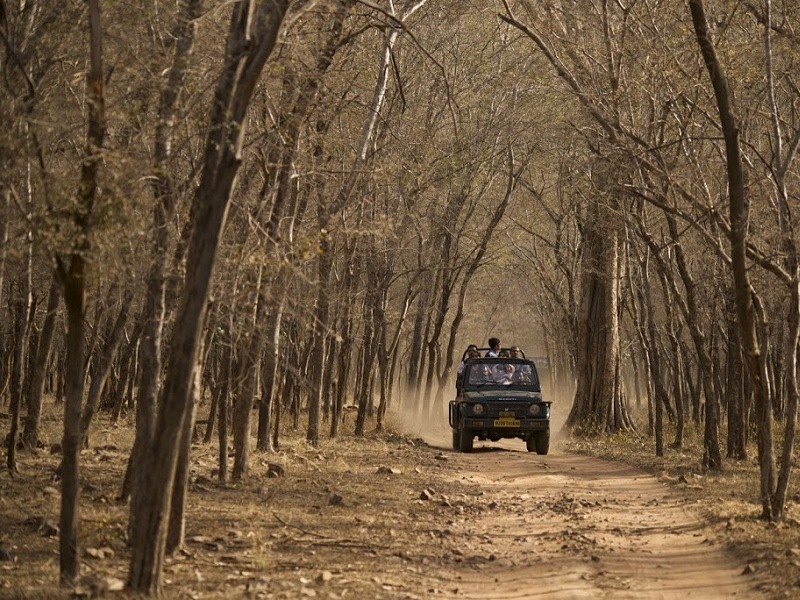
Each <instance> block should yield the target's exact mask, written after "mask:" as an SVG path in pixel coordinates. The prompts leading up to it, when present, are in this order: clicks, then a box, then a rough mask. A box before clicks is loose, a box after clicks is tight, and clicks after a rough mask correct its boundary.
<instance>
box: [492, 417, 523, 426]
mask: <svg viewBox="0 0 800 600" xmlns="http://www.w3.org/2000/svg"><path fill="white" fill-rule="evenodd" d="M494 426H495V427H519V419H508V418H502V419H495V420H494Z"/></svg>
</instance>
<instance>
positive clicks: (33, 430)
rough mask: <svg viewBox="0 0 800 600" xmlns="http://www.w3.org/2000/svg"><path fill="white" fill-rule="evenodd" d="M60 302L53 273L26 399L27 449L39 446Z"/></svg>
mask: <svg viewBox="0 0 800 600" xmlns="http://www.w3.org/2000/svg"><path fill="white" fill-rule="evenodd" d="M60 300H61V284H60V283H59V280H58V274H57V273H53V281H52V283H51V284H50V292H49V293H48V295H47V314H46V315H45V317H44V325H43V326H42V335H41V337H40V338H39V347H38V349H37V351H36V360H35V362H34V364H33V374H32V378H31V386H30V396H29V397H28V416H27V418H26V419H25V430H24V431H23V433H22V442H23V444H25V446H26V447H27V448H30V449H34V448H36V446H37V445H38V444H39V419H40V418H41V414H42V396H43V394H44V384H45V379H46V375H47V363H48V362H49V361H50V355H51V351H52V348H53V338H54V335H55V331H56V316H57V313H58V304H59V301H60Z"/></svg>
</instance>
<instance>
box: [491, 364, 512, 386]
mask: <svg viewBox="0 0 800 600" xmlns="http://www.w3.org/2000/svg"><path fill="white" fill-rule="evenodd" d="M494 382H495V383H499V384H500V385H511V384H512V383H513V382H514V365H502V366H500V367H499V368H498V370H497V373H496V375H495V379H494Z"/></svg>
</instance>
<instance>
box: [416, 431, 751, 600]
mask: <svg viewBox="0 0 800 600" xmlns="http://www.w3.org/2000/svg"><path fill="white" fill-rule="evenodd" d="M428 441H429V443H430V444H432V445H434V446H441V447H445V446H446V440H445V439H444V437H443V436H436V435H429V436H428ZM476 444H477V445H476V450H475V452H473V453H471V454H455V453H454V454H453V461H454V463H455V465H457V467H458V469H459V472H460V479H461V481H462V482H464V483H466V484H467V485H468V486H469V487H470V488H471V489H472V490H474V492H475V493H476V494H480V495H481V496H482V497H483V498H484V501H485V502H486V505H487V507H490V508H491V517H490V518H488V519H479V520H472V519H469V520H466V519H465V520H463V521H461V522H458V523H456V524H454V527H455V528H456V530H457V531H458V533H459V534H460V535H463V540H464V541H463V544H462V548H463V553H464V557H463V559H464V560H463V568H460V569H457V570H456V571H454V572H452V573H443V574H442V576H443V577H446V578H448V579H450V581H451V584H452V585H450V586H447V587H448V588H450V589H454V588H457V592H455V593H452V594H450V596H451V597H458V598H476V599H477V598H487V599H488V598H538V597H550V598H604V597H613V598H683V597H690V598H731V597H736V596H739V597H746V598H756V597H762V596H760V594H759V592H758V590H757V586H758V583H759V581H758V580H757V579H756V578H755V577H754V576H752V575H749V574H744V572H743V571H744V570H745V565H742V564H737V562H736V561H734V560H733V559H732V558H731V557H729V556H727V555H726V554H725V553H723V552H722V550H721V549H720V548H719V547H718V546H717V544H716V543H715V542H714V540H713V539H712V538H711V537H710V535H709V531H707V529H706V525H705V524H704V523H703V522H702V521H701V520H700V519H699V517H698V516H697V513H696V512H694V511H693V510H692V507H691V505H690V504H689V502H690V501H688V500H686V499H685V498H682V497H680V496H678V495H676V494H675V493H674V492H673V491H670V489H668V488H667V487H666V486H665V485H664V484H662V483H660V482H659V481H657V480H656V479H654V478H653V477H651V476H648V475H646V474H644V473H642V472H640V471H637V470H635V469H632V468H630V467H626V466H622V465H619V464H615V463H611V462H606V461H602V460H597V459H594V458H589V457H582V456H571V455H565V454H563V453H560V452H559V451H558V450H556V451H554V452H552V453H551V454H549V455H547V456H537V455H535V454H529V453H527V452H526V451H525V447H524V445H523V444H522V442H515V441H508V442H503V443H500V444H488V443H487V444H485V445H481V444H479V443H477V442H476ZM487 554H488V560H487ZM476 564H478V565H479V566H480V568H479V569H475V568H474V567H475V565H476Z"/></svg>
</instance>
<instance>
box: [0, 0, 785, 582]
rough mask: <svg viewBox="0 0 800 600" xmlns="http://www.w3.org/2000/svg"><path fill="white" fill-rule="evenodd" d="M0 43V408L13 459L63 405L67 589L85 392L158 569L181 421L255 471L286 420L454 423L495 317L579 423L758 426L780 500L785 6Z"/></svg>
mask: <svg viewBox="0 0 800 600" xmlns="http://www.w3.org/2000/svg"><path fill="white" fill-rule="evenodd" d="M0 35H1V36H2V42H3V44H2V51H0V55H1V56H2V85H1V86H0V98H2V100H1V101H0V114H1V117H0V118H2V122H3V127H2V130H1V131H0V163H1V164H0V215H2V219H0V244H2V245H1V246H0V326H1V327H2V328H1V329H0V334H2V335H1V336H0V348H1V349H2V351H1V352H0V357H2V362H1V363H0V392H1V393H2V396H0V410H2V414H3V418H2V420H0V426H1V427H2V434H3V438H4V440H5V442H4V444H3V447H4V455H5V456H4V458H5V465H6V468H7V469H9V470H10V472H11V473H13V474H17V471H18V469H17V464H16V463H17V459H18V455H19V453H24V452H31V451H35V450H36V449H37V447H38V446H39V445H40V440H39V421H40V418H41V417H40V415H41V409H42V405H43V402H56V403H58V404H59V405H60V406H62V407H63V414H64V436H63V441H62V448H61V451H62V452H63V459H62V463H61V467H60V476H61V492H62V500H61V502H62V504H61V519H60V531H61V542H60V543H61V547H60V550H61V552H60V556H61V564H60V572H61V579H62V582H63V583H66V584H69V583H70V582H71V581H73V580H74V579H75V577H76V574H77V572H78V567H79V561H80V558H79V557H80V553H79V547H80V535H79V531H80V529H79V525H80V514H79V511H78V494H79V486H78V481H79V477H80V461H79V456H80V449H81V448H82V447H83V446H84V445H86V444H90V443H91V436H92V423H93V419H94V418H95V416H96V415H97V414H98V413H99V412H100V411H103V412H108V414H110V415H111V419H112V420H113V421H115V422H116V421H119V422H120V423H121V424H124V425H125V426H131V427H135V429H136V442H135V444H134V447H133V450H132V453H131V457H130V463H129V469H128V474H127V476H126V478H125V481H124V482H120V492H121V496H122V497H123V498H126V499H129V502H130V507H131V509H130V532H131V533H130V540H131V556H132V558H131V567H130V575H129V581H128V585H129V586H130V587H131V588H132V589H134V590H139V591H143V592H148V593H158V591H159V590H160V587H161V569H162V563H163V559H164V556H165V553H169V552H172V551H173V550H175V549H176V548H178V547H180V544H181V542H182V539H181V536H182V532H183V529H182V527H183V503H184V502H185V499H186V495H185V491H186V478H187V469H186V465H187V462H188V457H189V455H190V452H191V432H192V431H193V430H194V428H195V422H199V424H200V425H201V426H202V428H203V432H204V434H205V439H204V442H205V443H213V444H217V445H218V447H219V461H220V462H219V465H220V469H219V477H220V479H221V480H223V481H225V480H227V479H232V480H234V481H235V480H238V479H242V478H246V477H247V475H248V462H249V460H250V458H251V453H252V452H254V451H258V452H271V451H273V450H274V449H275V448H276V447H277V446H279V445H280V443H281V440H280V436H279V434H278V432H279V431H280V428H281V424H283V425H285V424H286V423H289V422H290V423H292V424H293V426H294V427H295V428H303V429H304V430H305V431H306V435H307V439H308V441H309V442H310V443H311V444H317V443H319V441H320V440H321V439H322V438H323V437H331V438H335V437H337V436H338V435H342V434H343V433H345V432H344V431H342V429H341V427H340V425H341V423H342V414H343V411H344V410H346V409H347V408H348V407H353V408H354V410H355V414H356V418H355V430H354V431H348V432H346V433H348V434H352V433H354V434H355V435H363V434H364V432H365V428H367V427H375V426H377V428H378V429H380V428H381V427H382V425H383V423H384V418H385V415H386V412H387V410H388V409H390V408H391V409H396V410H401V411H403V412H405V413H407V414H414V415H417V416H418V417H421V418H423V419H440V418H444V416H443V415H444V412H443V410H442V408H443V406H444V403H446V401H447V400H448V398H449V395H450V394H451V393H452V389H453V373H454V370H455V365H457V363H458V361H459V360H460V358H461V352H462V350H463V348H464V347H465V346H466V344H467V343H469V342H478V343H485V340H486V338H487V337H488V336H489V335H490V334H496V335H498V336H499V337H500V338H501V339H502V340H503V342H506V341H507V342H508V343H516V344H519V345H521V346H522V347H523V349H525V351H526V353H527V354H528V355H529V356H537V357H547V359H548V360H547V369H546V375H547V377H548V381H549V389H548V390H547V391H548V393H550V394H551V395H553V396H554V399H555V400H556V402H557V403H558V406H559V410H561V411H563V412H568V411H570V408H569V407H570V406H571V412H569V419H568V426H569V428H570V429H571V430H572V431H573V432H575V433H576V434H581V435H607V434H609V433H614V432H616V431H619V430H622V429H634V428H636V429H638V430H640V433H641V434H642V435H646V436H652V440H653V445H652V447H653V451H654V452H655V453H657V454H661V453H665V452H669V451H671V450H670V449H671V448H680V447H681V445H682V442H683V435H684V432H685V431H686V428H687V427H695V428H700V429H701V430H702V432H703V438H704V444H703V448H704V449H703V455H702V456H698V457H697V460H698V461H699V462H702V464H703V466H704V467H705V468H706V469H709V470H711V471H715V470H720V469H724V464H725V462H726V461H728V460H739V459H742V458H745V457H746V456H747V455H748V453H753V452H757V453H758V459H759V463H760V471H761V484H760V485H761V500H762V508H763V517H764V518H766V519H772V520H778V519H780V518H781V517H782V515H783V510H784V504H785V501H786V495H787V489H788V486H789V481H790V475H791V463H792V447H793V442H794V438H795V423H796V416H797V405H798V382H797V349H798V338H800V262H799V261H800V259H799V258H798V247H797V244H798V232H796V231H795V228H794V217H793V215H794V211H795V210H796V209H797V207H798V201H799V200H800V180H798V174H800V170H799V169H798V162H797V160H796V152H797V146H798V142H799V141H800V89H799V88H798V81H797V72H798V60H800V6H798V4H797V3H796V2H794V1H793V0H792V1H790V0H775V1H772V0H747V1H737V2H732V1H728V0H680V1H677V2H676V1H674V0H614V1H608V0H595V1H590V0H497V1H494V0H492V1H488V2H486V1H479V0H448V1H446V2H444V1H442V0H370V1H367V0H316V1H315V0H294V1H292V0H236V1H234V2H215V1H212V0H180V1H173V2H166V1H164V0H148V1H146V2H100V1H99V0H86V1H78V0H68V1H66V2H52V1H49V0H0ZM637 407H641V409H642V411H641V412H642V414H644V415H645V419H643V420H641V419H637V418H636V417H635V413H636V408H637ZM665 421H666V422H668V423H671V424H672V425H673V426H672V427H669V428H665ZM220 423H222V424H224V426H222V427H220V426H219V424H220ZM665 430H666V431H670V432H673V431H674V432H675V433H674V435H675V437H674V439H664V437H665V435H666V434H665ZM229 447H232V448H233V452H232V453H231V456H228V452H229ZM145 473H146V474H147V477H143V474H145Z"/></svg>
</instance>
